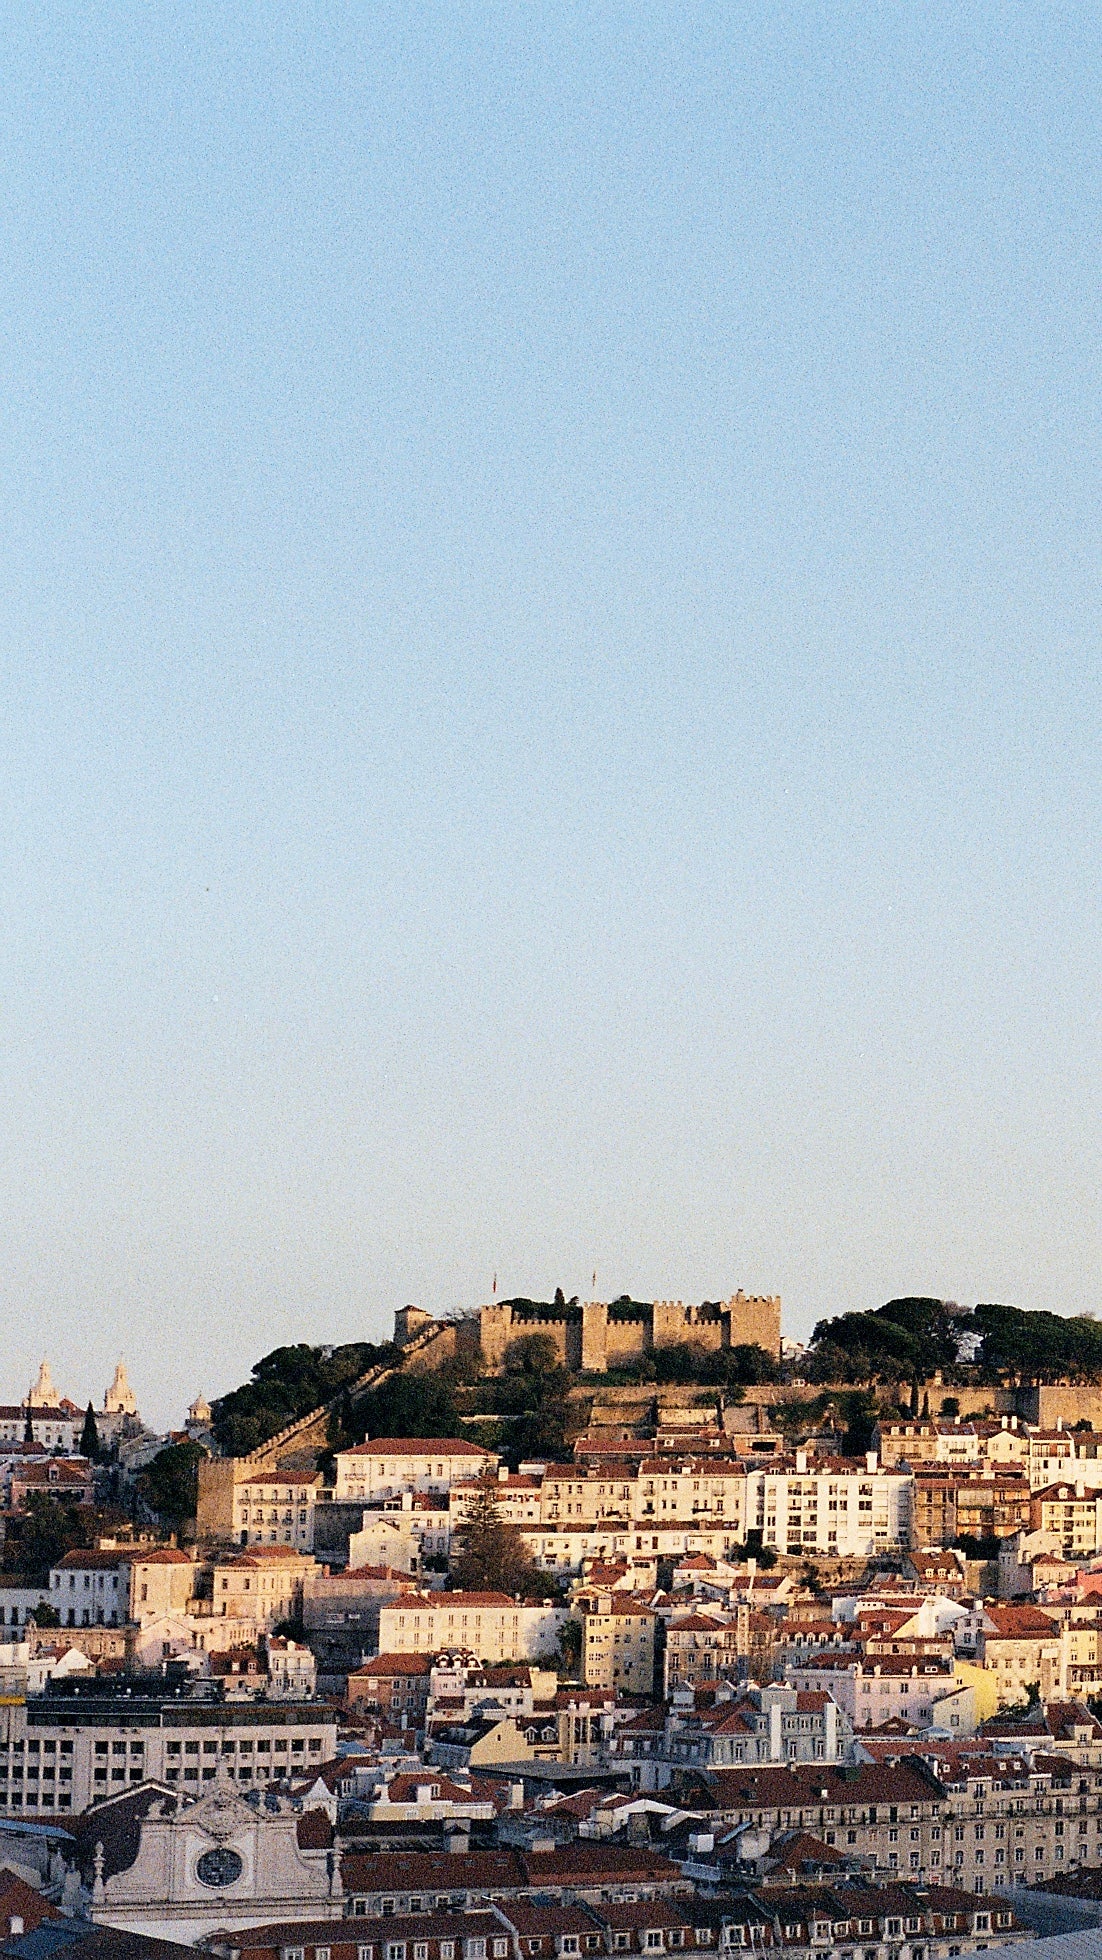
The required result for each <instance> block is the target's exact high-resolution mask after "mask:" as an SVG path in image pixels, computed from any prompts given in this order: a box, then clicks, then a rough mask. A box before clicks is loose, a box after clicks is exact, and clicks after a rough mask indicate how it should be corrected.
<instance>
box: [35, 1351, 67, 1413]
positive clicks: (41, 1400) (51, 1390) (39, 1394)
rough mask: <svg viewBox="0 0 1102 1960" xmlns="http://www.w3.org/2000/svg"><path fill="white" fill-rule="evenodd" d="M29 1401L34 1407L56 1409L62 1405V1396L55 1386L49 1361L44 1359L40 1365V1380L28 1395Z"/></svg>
mask: <svg viewBox="0 0 1102 1960" xmlns="http://www.w3.org/2000/svg"><path fill="white" fill-rule="evenodd" d="M27 1402H28V1404H29V1406H30V1407H31V1408H32V1409H56V1408H58V1407H59V1406H60V1403H61V1397H60V1395H59V1394H58V1392H57V1390H56V1388H55V1387H54V1382H53V1376H52V1375H51V1373H50V1364H49V1362H48V1361H43V1362H42V1364H41V1366H40V1367H39V1370H38V1380H37V1381H36V1382H35V1385H34V1387H33V1388H32V1389H31V1391H30V1393H29V1395H28V1396H27Z"/></svg>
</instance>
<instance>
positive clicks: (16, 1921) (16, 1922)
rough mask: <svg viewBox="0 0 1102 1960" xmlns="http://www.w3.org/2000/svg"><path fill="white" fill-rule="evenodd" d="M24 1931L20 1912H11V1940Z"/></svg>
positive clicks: (9, 1916) (9, 1927)
mask: <svg viewBox="0 0 1102 1960" xmlns="http://www.w3.org/2000/svg"><path fill="white" fill-rule="evenodd" d="M22 1931H23V1920H22V1916H21V1915H20V1914H19V1913H18V1912H13V1913H10V1914H9V1915H8V1938H9V1939H11V1940H14V1939H17V1938H18V1937H19V1934H20V1933H21V1932H22Z"/></svg>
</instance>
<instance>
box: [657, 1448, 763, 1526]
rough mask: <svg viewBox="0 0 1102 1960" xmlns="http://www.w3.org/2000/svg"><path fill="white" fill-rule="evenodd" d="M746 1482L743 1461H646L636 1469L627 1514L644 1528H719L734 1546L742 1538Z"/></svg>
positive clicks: (664, 1459)
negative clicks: (675, 1524) (692, 1526)
mask: <svg viewBox="0 0 1102 1960" xmlns="http://www.w3.org/2000/svg"><path fill="white" fill-rule="evenodd" d="M747 1483H748V1478H747V1469H746V1464H745V1462H737V1461H732V1460H731V1459H729V1458H721V1459H718V1460H717V1461H715V1462H711V1461H709V1459H708V1458H707V1457H704V1458H701V1459H696V1458H693V1459H690V1460H688V1461H677V1460H670V1459H668V1458H662V1457H650V1458H648V1459H646V1461H644V1462H643V1463H641V1464H640V1465H639V1474H638V1476H637V1478H636V1480H635V1485H634V1489H633V1492H632V1510H631V1515H632V1517H633V1518H634V1519H635V1520H636V1522H637V1523H639V1524H643V1525H646V1524H654V1525H663V1524H674V1523H677V1524H691V1525H695V1526H696V1527H697V1529H702V1528H710V1529H712V1530H715V1529H716V1528H719V1529H721V1530H723V1531H725V1532H728V1533H729V1534H730V1537H731V1539H732V1542H734V1541H736V1540H740V1539H742V1538H743V1537H745V1518H746V1499H747Z"/></svg>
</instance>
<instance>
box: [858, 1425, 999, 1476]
mask: <svg viewBox="0 0 1102 1960" xmlns="http://www.w3.org/2000/svg"><path fill="white" fill-rule="evenodd" d="M873 1443H874V1445H875V1447H876V1450H877V1452H878V1454H879V1457H880V1461H881V1463H882V1464H883V1465H884V1468H885V1469H886V1470H894V1469H895V1468H896V1466H897V1465H898V1464H909V1463H924V1464H934V1463H941V1464H945V1465H948V1466H959V1465H961V1464H967V1463H979V1461H980V1459H981V1457H982V1456H983V1454H984V1451H983V1442H982V1439H981V1438H980V1436H979V1434H978V1432H977V1431H976V1430H975V1429H974V1428H973V1427H972V1425H971V1424H970V1423H954V1422H881V1423H879V1424H878V1426H877V1428H876V1431H875V1433H874V1436H873Z"/></svg>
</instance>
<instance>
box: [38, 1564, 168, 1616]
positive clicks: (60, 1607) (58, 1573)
mask: <svg viewBox="0 0 1102 1960" xmlns="http://www.w3.org/2000/svg"><path fill="white" fill-rule="evenodd" d="M180 1556H181V1558H183V1557H184V1554H183V1553H181V1554H180ZM188 1563H189V1564H190V1561H188ZM50 1604H51V1606H52V1607H53V1608H54V1611H55V1612H56V1613H58V1614H59V1615H60V1617H61V1624H62V1626H63V1627H101V1626H109V1627H120V1626H124V1625H125V1624H126V1621H127V1620H128V1619H129V1617H130V1562H129V1560H128V1558H127V1556H126V1554H125V1553H124V1552H121V1551H117V1550H116V1551H105V1552H66V1553H65V1555H64V1557H63V1558H61V1559H59V1560H58V1562H57V1564H56V1565H55V1566H53V1567H52V1568H51V1571H50Z"/></svg>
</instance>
